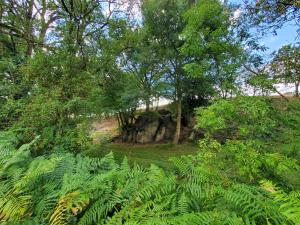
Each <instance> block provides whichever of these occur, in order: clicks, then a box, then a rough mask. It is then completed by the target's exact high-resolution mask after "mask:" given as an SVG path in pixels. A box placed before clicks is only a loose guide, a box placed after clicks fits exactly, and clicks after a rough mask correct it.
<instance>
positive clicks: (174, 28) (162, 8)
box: [142, 0, 189, 144]
mask: <svg viewBox="0 0 300 225" xmlns="http://www.w3.org/2000/svg"><path fill="white" fill-rule="evenodd" d="M188 7H189V4H188V2H187V1H184V0H174V1H170V0H163V1H159V2H157V1H154V0H147V1H143V4H142V12H143V17H144V21H143V22H144V27H145V29H146V31H147V32H149V34H150V35H151V36H152V39H153V40H155V41H156V42H157V44H158V45H159V46H160V48H159V49H157V51H158V56H159V59H160V60H161V61H162V63H163V64H164V67H165V70H166V72H165V78H164V79H165V80H167V81H168V82H169V83H170V86H171V87H172V88H171V90H170V91H171V92H172V98H173V100H174V102H176V131H175V135H174V140H173V143H175V144H177V143H178V141H179V138H180V130H181V117H182V97H183V89H182V88H183V79H184V78H185V76H186V73H185V71H184V69H183V66H184V64H185V62H186V61H187V57H186V56H184V55H183V54H181V51H180V48H181V47H182V45H183V40H181V39H180V34H181V32H182V31H183V29H184V26H185V22H184V20H183V17H182V14H183V12H184V11H185V10H186V9H187V8H188Z"/></svg>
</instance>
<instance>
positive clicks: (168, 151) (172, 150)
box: [88, 143, 198, 169]
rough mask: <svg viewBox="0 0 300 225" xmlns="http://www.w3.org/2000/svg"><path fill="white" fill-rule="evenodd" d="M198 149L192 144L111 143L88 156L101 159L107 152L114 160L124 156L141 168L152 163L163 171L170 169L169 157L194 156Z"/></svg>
mask: <svg viewBox="0 0 300 225" xmlns="http://www.w3.org/2000/svg"><path fill="white" fill-rule="evenodd" d="M197 150H198V147H197V145H196V144H193V143H185V144H179V145H173V144H145V145H140V144H139V145H138V144H136V145H132V144H125V143H111V144H108V145H106V146H103V147H99V148H97V149H96V150H93V151H92V152H89V153H88V155H89V156H92V157H102V156H104V155H105V154H107V153H109V152H111V151H112V152H113V153H114V156H115V158H116V159H117V160H118V161H121V160H122V159H123V158H124V156H126V157H127V158H128V160H129V162H130V163H134V162H136V163H138V164H140V165H143V166H149V165H150V164H151V163H154V164H156V165H158V166H161V167H163V168H165V169H170V168H172V162H171V161H170V160H169V159H170V158H171V157H178V156H181V155H189V154H196V152H197Z"/></svg>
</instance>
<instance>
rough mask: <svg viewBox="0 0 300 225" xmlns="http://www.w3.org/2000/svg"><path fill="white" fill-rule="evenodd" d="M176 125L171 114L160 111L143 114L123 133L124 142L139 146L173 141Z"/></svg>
mask: <svg viewBox="0 0 300 225" xmlns="http://www.w3.org/2000/svg"><path fill="white" fill-rule="evenodd" d="M175 128H176V123H175V121H173V119H172V115H171V112H169V111H167V110H164V109H162V110H160V111H158V112H149V113H143V114H141V115H140V116H139V117H138V118H137V119H136V121H135V123H134V124H133V125H132V126H131V127H128V128H127V129H126V130H125V131H124V132H123V137H122V139H123V141H125V142H132V143H138V144H146V143H158V142H166V141H172V140H173V138H174V133H175Z"/></svg>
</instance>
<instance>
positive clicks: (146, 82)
mask: <svg viewBox="0 0 300 225" xmlns="http://www.w3.org/2000/svg"><path fill="white" fill-rule="evenodd" d="M133 35H135V36H136V38H135V41H136V43H135V44H134V47H133V48H130V49H129V50H128V51H126V55H125V59H124V62H123V63H124V66H123V69H124V70H125V71H128V72H131V73H133V74H134V75H135V76H136V78H137V80H138V82H139V84H140V87H141V89H142V95H141V99H142V100H143V102H144V103H145V105H146V111H147V112H148V111H149V110H150V104H151V102H152V99H153V98H154V97H155V98H158V97H159V96H161V95H162V93H161V92H162V89H163V88H164V87H165V85H164V83H165V82H163V80H162V75H163V73H164V69H163V63H162V62H161V61H160V58H159V55H158V52H157V50H156V49H158V48H159V46H158V44H157V43H155V40H153V39H152V37H151V36H150V35H149V34H147V31H145V29H143V28H140V29H137V30H136V31H135V32H134V33H133Z"/></svg>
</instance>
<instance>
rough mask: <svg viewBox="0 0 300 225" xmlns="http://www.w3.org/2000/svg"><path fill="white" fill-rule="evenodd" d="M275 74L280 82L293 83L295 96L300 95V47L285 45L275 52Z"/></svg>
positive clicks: (272, 68)
mask: <svg viewBox="0 0 300 225" xmlns="http://www.w3.org/2000/svg"><path fill="white" fill-rule="evenodd" d="M271 71H272V72H273V76H274V78H275V79H276V80H278V81H279V82H284V83H293V84H294V85H295V96H296V97H299V84H300V47H299V46H292V45H285V46H283V47H281V48H280V49H279V50H278V51H277V52H275V55H274V58H273V60H272V63H271Z"/></svg>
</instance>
